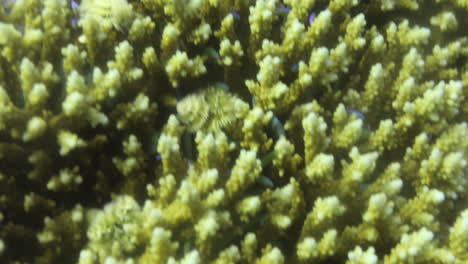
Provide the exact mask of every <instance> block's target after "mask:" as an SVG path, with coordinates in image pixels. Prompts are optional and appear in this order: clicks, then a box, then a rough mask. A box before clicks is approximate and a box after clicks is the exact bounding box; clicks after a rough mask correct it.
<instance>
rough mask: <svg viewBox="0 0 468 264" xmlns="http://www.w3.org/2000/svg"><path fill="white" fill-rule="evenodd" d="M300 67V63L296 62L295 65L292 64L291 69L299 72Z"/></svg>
mask: <svg viewBox="0 0 468 264" xmlns="http://www.w3.org/2000/svg"><path fill="white" fill-rule="evenodd" d="M298 69H299V63H296V64H294V65H293V66H291V70H292V71H293V72H297V70H298Z"/></svg>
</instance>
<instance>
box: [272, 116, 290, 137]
mask: <svg viewBox="0 0 468 264" xmlns="http://www.w3.org/2000/svg"><path fill="white" fill-rule="evenodd" d="M271 128H272V129H273V132H274V133H275V135H276V137H277V138H279V137H281V136H284V135H285V134H286V132H285V131H284V128H283V124H281V121H279V119H278V118H277V117H276V116H273V117H272V118H271Z"/></svg>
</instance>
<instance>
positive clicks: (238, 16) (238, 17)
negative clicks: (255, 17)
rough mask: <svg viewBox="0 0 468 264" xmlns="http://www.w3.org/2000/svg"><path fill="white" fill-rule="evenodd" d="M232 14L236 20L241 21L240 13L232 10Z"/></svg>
mask: <svg viewBox="0 0 468 264" xmlns="http://www.w3.org/2000/svg"><path fill="white" fill-rule="evenodd" d="M231 14H232V15H233V16H234V18H235V19H236V20H240V19H241V16H240V15H239V13H238V12H237V11H236V10H234V9H231Z"/></svg>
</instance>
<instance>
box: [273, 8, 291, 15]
mask: <svg viewBox="0 0 468 264" xmlns="http://www.w3.org/2000/svg"><path fill="white" fill-rule="evenodd" d="M275 11H276V12H278V13H280V14H283V15H285V14H287V13H289V11H291V8H289V7H287V6H280V7H277V8H276V9H275Z"/></svg>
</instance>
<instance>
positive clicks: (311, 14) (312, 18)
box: [309, 12, 315, 25]
mask: <svg viewBox="0 0 468 264" xmlns="http://www.w3.org/2000/svg"><path fill="white" fill-rule="evenodd" d="M314 20H315V12H312V13H310V16H309V25H312V23H314Z"/></svg>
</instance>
